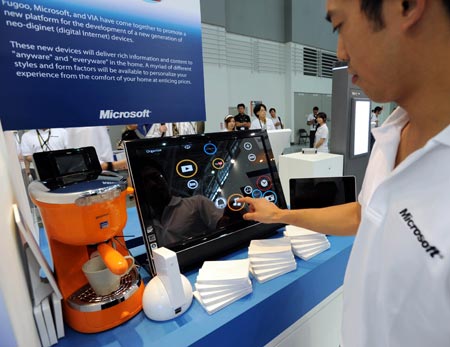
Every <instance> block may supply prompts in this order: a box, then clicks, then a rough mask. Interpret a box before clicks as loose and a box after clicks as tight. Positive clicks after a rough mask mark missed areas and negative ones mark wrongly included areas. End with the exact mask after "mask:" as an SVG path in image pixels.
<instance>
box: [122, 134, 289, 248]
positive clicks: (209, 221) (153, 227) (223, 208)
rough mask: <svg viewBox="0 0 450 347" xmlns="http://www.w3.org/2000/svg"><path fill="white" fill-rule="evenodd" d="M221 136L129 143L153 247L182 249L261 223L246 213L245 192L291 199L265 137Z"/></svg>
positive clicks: (143, 217) (143, 211)
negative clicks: (284, 190)
mask: <svg viewBox="0 0 450 347" xmlns="http://www.w3.org/2000/svg"><path fill="white" fill-rule="evenodd" d="M217 138H218V139H217V140H215V139H214V137H211V138H209V137H201V136H197V137H192V138H190V137H186V141H184V142H183V143H178V142H176V141H175V140H173V139H169V140H168V141H167V142H163V140H160V141H161V142H160V143H158V145H156V146H155V141H151V142H147V141H146V140H143V141H138V142H133V143H130V144H127V145H126V146H127V155H128V158H129V167H130V172H131V175H132V178H133V183H134V186H135V192H136V197H137V203H138V207H139V209H140V211H141V218H142V220H143V224H144V229H145V230H146V233H147V235H146V236H147V237H148V238H150V239H151V240H154V246H153V245H152V247H161V246H166V247H167V246H169V247H170V248H171V249H173V250H175V251H176V250H177V249H178V248H185V247H186V245H189V244H196V243H198V242H203V241H204V240H207V239H208V238H217V237H220V236H221V235H225V234H228V233H230V232H234V231H237V230H240V229H242V228H245V227H246V226H249V225H252V224H255V222H250V221H245V220H244V219H243V218H242V215H243V214H244V213H245V212H246V211H247V210H246V206H245V205H244V204H242V203H239V202H237V200H238V199H239V198H240V197H243V196H250V197H255V198H259V197H264V198H266V199H267V200H269V201H272V202H274V203H276V204H278V203H279V201H282V202H283V204H285V203H284V197H283V196H280V194H282V192H281V189H280V187H279V181H278V176H277V173H276V172H274V170H276V168H275V165H274V163H273V162H270V163H269V161H273V158H271V157H269V156H268V155H267V154H266V151H265V148H264V143H263V141H262V139H261V137H259V136H255V137H247V138H233V139H231V140H230V139H222V140H221V139H220V136H218V137H217ZM274 177H276V181H277V182H278V183H277V184H274V180H275V179H274ZM280 199H281V200H280Z"/></svg>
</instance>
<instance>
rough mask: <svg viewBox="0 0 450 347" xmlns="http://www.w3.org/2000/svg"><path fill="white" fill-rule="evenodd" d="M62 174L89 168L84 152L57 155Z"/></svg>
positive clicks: (56, 158) (56, 159)
mask: <svg viewBox="0 0 450 347" xmlns="http://www.w3.org/2000/svg"><path fill="white" fill-rule="evenodd" d="M55 161H56V165H57V167H58V171H59V174H60V176H64V175H68V174H71V173H76V172H82V171H86V170H87V166H86V163H85V161H84V157H83V154H74V155H71V156H57V157H55Z"/></svg>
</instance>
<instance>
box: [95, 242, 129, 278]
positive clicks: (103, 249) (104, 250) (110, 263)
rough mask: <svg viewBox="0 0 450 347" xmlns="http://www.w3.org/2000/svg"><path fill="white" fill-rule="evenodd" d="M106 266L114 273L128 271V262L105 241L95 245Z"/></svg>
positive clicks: (120, 273) (118, 273) (119, 273)
mask: <svg viewBox="0 0 450 347" xmlns="http://www.w3.org/2000/svg"><path fill="white" fill-rule="evenodd" d="M97 250H98V252H99V253H100V256H101V257H102V259H103V262H104V263H105V265H106V267H107V268H108V269H109V270H110V271H111V272H112V273H113V274H116V275H120V276H121V275H124V274H125V273H126V272H127V271H128V262H127V260H126V259H125V258H124V256H123V255H122V254H120V253H119V252H118V251H116V250H115V249H114V248H112V247H111V246H110V245H108V244H106V243H102V244H100V245H98V247H97Z"/></svg>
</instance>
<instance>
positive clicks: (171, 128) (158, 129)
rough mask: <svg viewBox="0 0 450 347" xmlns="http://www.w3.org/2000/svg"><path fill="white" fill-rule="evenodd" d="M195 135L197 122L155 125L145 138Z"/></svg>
mask: <svg viewBox="0 0 450 347" xmlns="http://www.w3.org/2000/svg"><path fill="white" fill-rule="evenodd" d="M193 134H197V122H179V123H155V124H153V125H152V127H151V128H150V131H149V132H148V133H147V135H146V136H145V137H165V136H179V135H193Z"/></svg>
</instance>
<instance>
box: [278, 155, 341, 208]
mask: <svg viewBox="0 0 450 347" xmlns="http://www.w3.org/2000/svg"><path fill="white" fill-rule="evenodd" d="M343 163H344V156H342V155H340V154H331V153H321V152H318V153H315V154H303V153H292V154H286V155H282V156H280V162H279V166H278V167H279V172H280V180H281V186H282V188H283V193H284V196H285V198H286V203H287V205H288V206H289V205H290V193H289V179H291V178H305V177H332V176H342V173H343Z"/></svg>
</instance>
